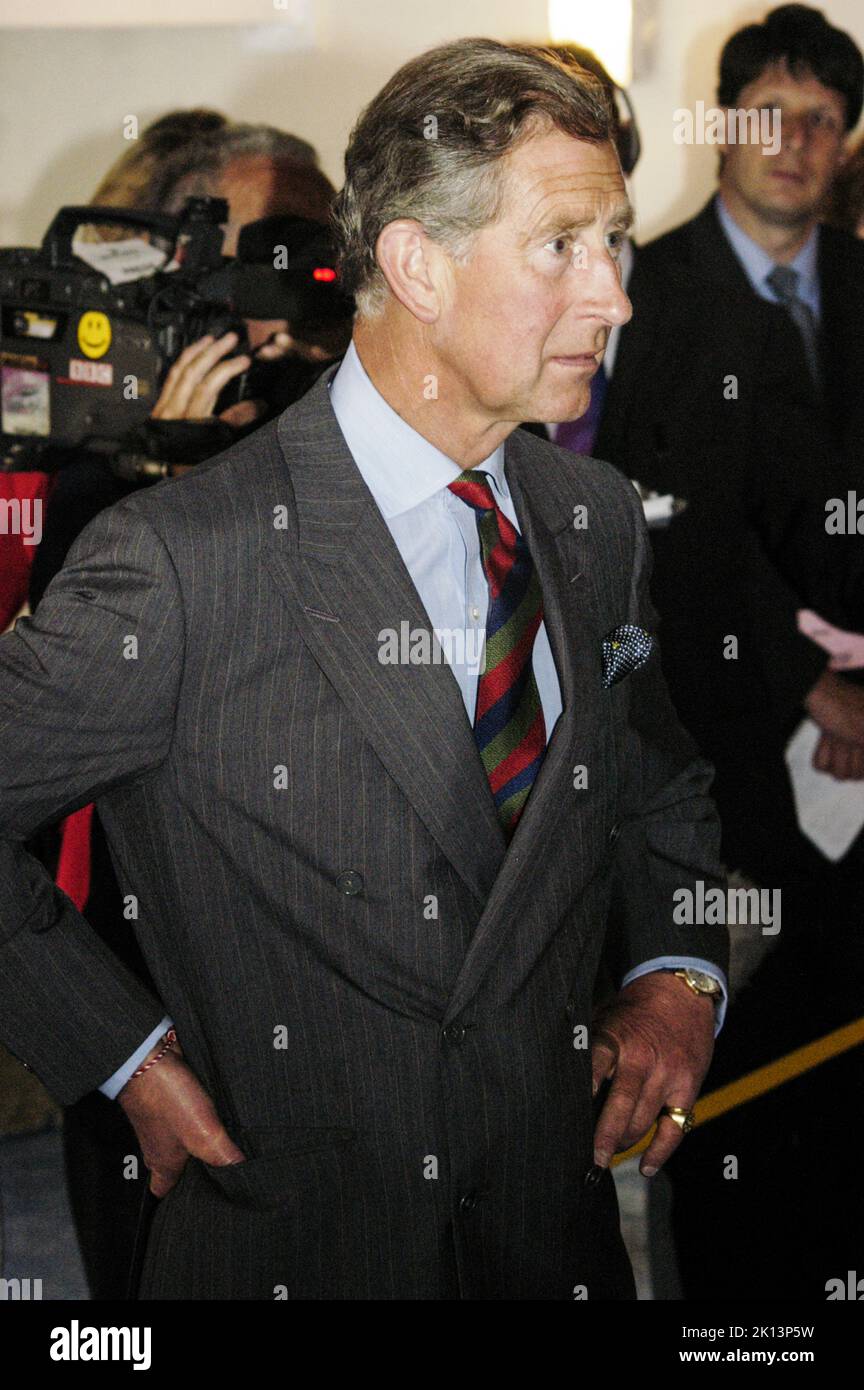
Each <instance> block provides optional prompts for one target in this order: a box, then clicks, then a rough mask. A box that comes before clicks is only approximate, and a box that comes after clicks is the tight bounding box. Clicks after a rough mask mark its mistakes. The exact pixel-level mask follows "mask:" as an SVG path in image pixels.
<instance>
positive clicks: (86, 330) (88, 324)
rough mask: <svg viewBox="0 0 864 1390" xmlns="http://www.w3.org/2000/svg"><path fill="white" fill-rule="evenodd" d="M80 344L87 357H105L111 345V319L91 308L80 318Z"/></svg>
mask: <svg viewBox="0 0 864 1390" xmlns="http://www.w3.org/2000/svg"><path fill="white" fill-rule="evenodd" d="M78 346H79V348H80V349H81V351H82V352H83V354H84V356H85V357H104V356H105V354H106V352H107V351H108V349H109V347H110V346H111V320H110V319H109V318H108V315H107V314H103V313H100V312H99V310H98V309H90V310H88V312H87V313H86V314H82V315H81V317H80V319H79V320H78Z"/></svg>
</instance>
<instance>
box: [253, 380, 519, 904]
mask: <svg viewBox="0 0 864 1390" xmlns="http://www.w3.org/2000/svg"><path fill="white" fill-rule="evenodd" d="M278 433H279V439H280V443H281V445H282V448H283V451H284V453H285V456H286V459H287V461H288V465H289V468H290V479H291V486H292V488H293V491H294V496H295V501H296V506H297V519H298V533H297V536H296V538H293V539H294V542H295V544H292V538H290V537H289V536H288V535H287V534H286V533H281V535H282V537H283V539H284V549H280V548H274V549H273V551H272V553H271V555H270V556H269V557H268V564H269V567H270V570H271V572H272V574H273V577H274V579H275V580H276V582H277V584H278V585H279V587H280V589H281V590H282V592H283V593H284V595H285V596H286V598H288V600H289V602H291V603H292V606H294V607H295V608H296V611H297V614H298V620H299V623H300V628H301V632H302V635H303V639H304V641H305V642H306V645H307V646H308V648H309V650H310V652H311V653H312V655H313V657H314V658H315V660H316V662H317V663H318V665H319V666H320V667H321V669H322V671H323V672H324V673H325V675H326V676H327V678H328V680H329V681H330V683H331V684H332V685H333V687H334V689H335V690H336V691H337V693H338V695H339V696H340V698H341V700H342V701H343V702H344V704H345V706H346V708H347V709H348V710H349V711H350V713H351V714H352V716H353V718H354V719H355V721H356V723H357V724H358V726H359V727H360V728H361V729H362V731H363V734H364V737H366V738H367V739H368V740H369V742H370V744H371V745H372V747H373V748H374V750H375V752H376V754H377V756H378V757H379V759H380V760H381V762H382V763H383V765H384V766H385V767H386V769H387V771H388V772H389V773H390V775H391V777H392V778H393V779H394V781H395V782H397V783H398V785H399V786H400V787H401V789H402V791H403V792H404V794H405V796H406V797H407V799H408V801H409V802H410V803H411V805H412V806H413V807H414V809H415V810H416V812H417V814H418V815H419V816H420V818H421V819H422V821H423V822H424V824H425V825H426V827H427V829H428V830H429V832H430V834H431V835H432V836H433V837H434V838H435V840H436V841H437V843H438V844H439V846H440V848H441V849H442V851H443V852H444V854H446V856H447V858H448V859H449V860H450V862H451V863H452V864H453V866H454V868H455V869H456V870H457V872H458V873H459V874H460V875H461V877H462V878H463V879H464V881H465V883H466V884H467V885H468V887H469V888H470V889H471V891H472V892H473V893H474V894H475V895H476V897H477V898H478V899H479V900H480V901H485V900H486V898H487V897H488V894H489V892H490V890H491V888H492V885H493V883H494V881H495V875H496V873H497V870H498V867H499V865H500V863H501V860H502V859H503V857H504V853H505V849H506V845H505V840H504V834H503V831H502V829H501V826H500V824H499V822H498V817H497V814H496V811H495V803H494V801H493V799H492V793H491V791H490V789H489V783H488V780H487V778H486V774H485V772H484V770H483V765H482V763H481V761H480V757H479V754H478V751H477V745H476V743H475V741H474V733H473V730H472V728H471V724H470V722H469V720H468V716H467V714H466V711H465V705H464V703H463V700H462V696H461V693H460V690H459V686H458V684H457V682H456V680H455V678H454V676H453V673H452V672H451V670H450V668H449V666H448V665H447V664H446V662H444V661H441V662H439V663H438V664H436V663H431V664H430V663H427V664H401V663H397V664H389V663H382V662H381V660H380V659H379V653H380V652H381V650H382V643H381V637H380V635H381V634H382V633H384V632H386V631H388V630H390V631H393V632H395V633H396V634H399V635H400V637H401V634H402V633H403V632H406V633H410V632H411V631H412V630H417V629H421V630H425V631H426V632H429V631H430V630H431V623H430V620H429V617H428V615H427V613H426V610H425V608H424V607H423V604H422V602H421V600H420V597H419V595H418V593H417V590H416V589H415V587H414V584H413V582H412V580H411V576H410V575H409V573H408V570H407V569H406V567H405V564H404V562H403V560H402V557H401V555H400V554H399V550H398V548H397V546H396V543H395V541H394V540H393V537H392V536H391V535H390V532H389V530H388V528H387V524H386V522H385V521H384V518H383V517H382V515H381V513H380V512H379V510H378V508H377V506H376V505H375V501H374V499H373V497H372V494H371V493H370V491H369V489H368V487H367V486H366V483H365V482H364V480H363V477H362V475H361V473H360V471H359V469H358V468H357V465H356V464H355V462H354V460H353V458H352V457H351V454H350V452H349V450H348V446H347V445H346V443H345V440H344V438H343V436H342V433H341V431H340V429H339V427H338V424H337V422H336V418H335V416H334V415H333V411H332V408H331V406H330V401H329V394H328V392H327V386H326V380H325V378H323V377H322V378H321V379H320V380H319V381H318V383H316V385H315V386H314V387H313V389H312V391H311V392H309V394H308V395H307V396H305V397H304V398H303V400H302V401H301V402H299V403H298V404H297V405H296V406H294V407H292V409H291V410H289V411H287V412H286V413H285V414H284V415H283V416H282V417H281V419H280V421H279V426H278ZM295 545H296V549H295ZM403 625H404V626H403Z"/></svg>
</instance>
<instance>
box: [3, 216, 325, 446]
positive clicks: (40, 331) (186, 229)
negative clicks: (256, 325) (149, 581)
mask: <svg viewBox="0 0 864 1390" xmlns="http://www.w3.org/2000/svg"><path fill="white" fill-rule="evenodd" d="M227 216H228V205H227V203H226V202H225V200H224V199H221V198H189V199H188V200H187V202H186V204H185V206H184V208H183V211H182V213H181V214H180V215H179V217H162V216H157V215H152V214H149V213H141V212H128V211H125V210H121V209H117V208H96V207H64V208H61V210H60V211H59V212H58V214H57V216H56V217H55V218H54V221H53V222H52V223H51V226H50V227H49V228H48V231H47V232H46V234H45V238H44V240H43V243H42V246H41V247H39V248H36V249H33V248H15V249H11V250H2V251H0V468H3V469H15V470H22V469H28V468H46V469H50V468H52V467H58V466H60V465H61V463H62V461H63V459H64V457H65V456H67V455H68V451H70V450H73V451H78V450H82V449H86V450H93V451H96V452H99V453H103V454H111V453H112V452H114V451H116V450H118V449H120V448H122V446H123V440H124V438H125V437H126V436H127V435H128V434H129V432H130V431H134V430H135V429H136V427H137V426H139V425H141V424H143V423H144V421H145V420H146V419H147V418H148V417H149V416H150V414H151V412H152V410H153V406H154V404H155V401H156V399H157V398H158V396H159V393H160V391H161V388H162V385H163V383H164V380H165V376H166V374H167V372H168V370H169V368H170V366H171V364H172V363H173V362H174V361H175V360H176V359H177V357H178V356H179V354H180V353H181V352H182V351H183V349H184V348H185V347H186V346H187V345H188V344H189V343H192V342H195V341H196V340H197V339H199V338H201V337H203V336H204V335H205V334H207V333H212V334H213V335H214V337H219V336H221V335H222V334H224V333H227V332H228V331H229V330H233V331H235V332H236V333H237V335H238V343H237V346H236V348H235V349H234V351H235V353H242V352H243V351H244V350H247V349H248V340H247V337H246V327H245V323H244V318H245V317H249V318H252V317H256V318H257V317H261V318H268V319H274V320H275V319H280V318H283V317H284V318H286V319H288V320H289V322H290V323H291V328H292V331H293V332H297V333H298V335H299V336H302V334H303V333H304V332H308V331H310V330H311V328H312V326H313V325H314V324H316V323H324V324H326V323H327V322H331V321H332V322H335V321H337V320H338V319H339V318H340V317H344V316H345V315H346V314H350V311H351V305H350V301H348V300H347V299H346V298H345V296H343V295H342V292H341V288H340V286H339V283H338V272H337V271H336V268H335V253H334V250H333V247H332V243H331V241H330V237H329V233H328V231H327V229H326V228H325V227H321V226H319V225H318V224H315V223H310V222H307V221H306V220H305V219H301V218H267V219H264V220H263V221H262V222H261V223H260V224H252V225H251V228H244V229H243V231H242V232H241V238H240V244H239V246H238V257H237V258H228V257H224V256H223V255H222V241H223V233H222V224H223V223H224V222H225V221H226V219H227ZM100 224H110V225H111V226H115V227H117V226H119V227H128V228H130V229H131V231H130V235H132V234H134V232H146V233H147V240H148V243H149V244H150V245H153V246H155V247H156V248H157V249H159V250H164V254H165V256H166V257H167V256H169V254H170V257H171V259H170V260H166V261H165V264H164V268H160V269H158V270H155V271H151V272H150V273H144V274H142V275H141V276H140V277H138V278H135V279H130V280H127V281H126V282H125V283H115V280H116V278H117V277H116V275H115V276H113V277H112V276H110V275H109V274H107V273H105V274H103V273H101V272H100V270H98V269H93V268H92V266H91V265H90V264H88V263H87V262H86V261H85V260H83V259H81V257H80V256H79V255H78V254H76V252H75V251H74V250H73V245H72V239H73V236H74V233H75V230H76V229H77V228H79V227H80V226H82V225H96V226H98V225H100ZM262 231H263V233H264V235H263V239H262ZM244 235H245V242H244ZM274 236H281V238H282V240H281V241H280V242H279V243H278V244H275V243H274V244H273V245H272V249H271V248H270V246H269V242H268V237H269V239H270V241H272V238H273V237H274ZM98 245H99V246H100V247H101V248H102V252H103V259H105V260H106V261H110V259H111V255H112V243H111V242H110V241H109V242H101V243H98ZM244 246H245V248H246V252H247V256H248V258H247V259H243V254H244ZM265 250H266V255H265ZM256 258H257V259H256ZM277 267H278V268H277ZM246 378H248V380H247V379H246ZM230 385H231V386H232V387H233V391H232V393H231V399H232V400H237V399H242V398H243V397H244V396H245V395H250V396H251V395H253V394H255V392H256V390H259V389H260V383H257V382H256V380H255V367H254V365H253V368H252V369H251V370H250V372H249V373H245V374H244V378H241V379H240V382H239V383H230ZM227 403H228V401H227V398H226V402H225V404H227ZM222 404H223V403H221V401H220V408H221V406H222Z"/></svg>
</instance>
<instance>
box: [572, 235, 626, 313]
mask: <svg viewBox="0 0 864 1390" xmlns="http://www.w3.org/2000/svg"><path fill="white" fill-rule="evenodd" d="M586 273H587V276H588V284H587V285H586V286H585V287H584V288H585V290H586V291H587V293H586V297H585V299H584V300H583V303H582V307H583V311H584V309H585V308H588V309H589V311H590V312H592V313H594V314H596V315H597V317H598V318H601V319H604V320H605V321H606V323H608V324H611V326H612V327H613V328H616V327H618V326H619V325H620V324H624V323H628V322H629V321H630V319H631V318H632V317H633V305H632V304H631V303H630V300H629V299H628V297H627V291H626V290H625V289H624V286H623V285H622V283H621V274H620V271H619V268H618V264H617V262H616V261H614V260H613V259H612V257H611V255H610V254H609V252H608V251H603V252H601V253H598V254H595V255H592V256H590V257H589V259H588V268H587V272H586Z"/></svg>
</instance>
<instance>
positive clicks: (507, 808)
mask: <svg viewBox="0 0 864 1390" xmlns="http://www.w3.org/2000/svg"><path fill="white" fill-rule="evenodd" d="M448 486H449V488H450V491H451V492H454V493H455V494H456V496H457V497H459V498H461V500H462V501H463V502H464V503H465V504H466V505H467V506H469V507H471V509H472V510H473V511H474V513H475V514H476V518H477V532H478V536H479V539H480V554H481V559H482V562H483V572H484V574H485V575H486V582H487V584H488V586H489V608H488V615H487V618H486V646H485V666H484V670H483V671H482V672H481V674H480V677H479V679H478V682H477V705H476V709H475V713H474V737H475V739H476V741H477V747H478V749H479V751H480V757H481V759H482V761H483V766H484V768H485V769H486V776H487V777H488V778H489V786H490V787H491V789H492V796H493V797H494V800H495V806H496V809H497V812H498V819H499V820H500V822H501V825H502V827H503V829H504V834H505V836H506V837H507V840H508V841H509V840H510V838H511V836H512V835H513V832H514V830H515V829H516V824H517V822H518V820H519V817H520V816H521V814H522V811H523V810H524V808H525V803H526V801H527V800H528V796H529V793H530V791H531V787H532V786H533V784H534V779H535V777H536V776H537V773H538V772H539V770H540V764H541V763H542V761H543V756H544V754H545V752H546V724H545V721H544V719H543V707H542V705H541V703H540V695H539V693H538V690H537V682H536V680H535V678H534V671H533V668H532V665H531V653H532V650H533V647H534V638H535V637H536V635H537V630H538V628H539V627H540V623H541V622H542V620H543V595H542V593H541V592H540V581H539V579H538V578H537V572H536V570H535V568H534V562H533V560H532V559H531V555H530V552H529V550H528V546H527V545H526V544H525V541H524V540H523V538H522V536H521V535H520V534H519V532H518V531H517V530H516V528H515V526H513V524H512V523H511V521H510V520H509V518H508V517H506V516H505V515H504V513H503V512H502V510H501V508H500V507H499V506H497V504H496V502H495V498H494V497H493V495H492V489H491V487H490V486H489V481H488V475H487V474H485V473H478V471H477V470H476V469H474V468H469V469H467V470H466V471H465V472H464V473H460V475H459V477H458V478H455V479H454V480H453V482H452V483H449V484H448Z"/></svg>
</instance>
